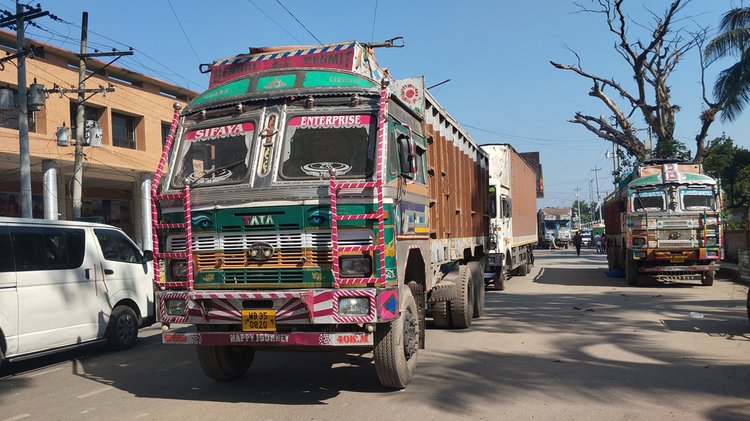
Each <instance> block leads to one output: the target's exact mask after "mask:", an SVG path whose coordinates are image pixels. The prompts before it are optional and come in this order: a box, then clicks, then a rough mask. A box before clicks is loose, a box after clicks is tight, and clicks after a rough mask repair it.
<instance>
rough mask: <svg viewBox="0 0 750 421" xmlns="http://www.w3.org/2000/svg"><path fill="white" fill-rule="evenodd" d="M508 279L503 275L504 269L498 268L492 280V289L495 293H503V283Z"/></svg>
mask: <svg viewBox="0 0 750 421" xmlns="http://www.w3.org/2000/svg"><path fill="white" fill-rule="evenodd" d="M507 279H508V275H506V274H505V267H499V268H497V270H496V271H495V277H494V278H492V287H493V288H494V290H495V291H503V290H504V289H505V281H506V280H507Z"/></svg>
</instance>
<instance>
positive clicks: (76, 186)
mask: <svg viewBox="0 0 750 421" xmlns="http://www.w3.org/2000/svg"><path fill="white" fill-rule="evenodd" d="M88 26H89V13H88V12H83V17H82V18H81V55H80V56H78V102H77V105H78V107H77V108H76V151H75V155H74V156H75V163H74V164H73V220H74V221H80V220H81V207H82V206H81V204H82V201H81V196H82V191H83V125H84V121H83V120H84V117H83V109H84V102H85V101H86V92H85V91H84V89H86V57H85V56H84V54H86V43H87V38H88V35H87V28H88Z"/></svg>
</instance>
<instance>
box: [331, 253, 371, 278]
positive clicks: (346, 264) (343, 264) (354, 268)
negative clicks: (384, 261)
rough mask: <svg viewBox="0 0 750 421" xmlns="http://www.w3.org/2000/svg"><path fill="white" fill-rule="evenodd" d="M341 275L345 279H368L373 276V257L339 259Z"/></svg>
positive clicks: (343, 257)
mask: <svg viewBox="0 0 750 421" xmlns="http://www.w3.org/2000/svg"><path fill="white" fill-rule="evenodd" d="M339 273H340V274H341V276H343V277H345V278H367V277H369V276H371V275H372V257H371V256H360V255H356V256H341V257H339Z"/></svg>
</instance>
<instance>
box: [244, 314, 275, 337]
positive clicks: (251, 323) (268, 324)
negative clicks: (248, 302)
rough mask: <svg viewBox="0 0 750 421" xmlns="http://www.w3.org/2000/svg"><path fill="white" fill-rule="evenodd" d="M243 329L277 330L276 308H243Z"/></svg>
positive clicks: (255, 330)
mask: <svg viewBox="0 0 750 421" xmlns="http://www.w3.org/2000/svg"><path fill="white" fill-rule="evenodd" d="M242 330H243V331H245V332H275V331H276V310H242Z"/></svg>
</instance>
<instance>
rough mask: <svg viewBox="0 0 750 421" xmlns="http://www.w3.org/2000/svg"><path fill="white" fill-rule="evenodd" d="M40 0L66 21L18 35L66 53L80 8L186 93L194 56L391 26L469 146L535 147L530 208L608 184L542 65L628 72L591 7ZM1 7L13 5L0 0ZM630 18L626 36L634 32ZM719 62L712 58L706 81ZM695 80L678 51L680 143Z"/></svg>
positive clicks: (568, 88) (585, 100) (734, 129)
mask: <svg viewBox="0 0 750 421" xmlns="http://www.w3.org/2000/svg"><path fill="white" fill-rule="evenodd" d="M578 1H579V2H580V3H582V4H587V5H589V4H591V3H589V0H578ZM33 3H34V4H36V1H35V2H33ZM668 4H669V2H668V1H664V0H652V1H648V0H627V1H626V9H627V11H628V15H629V17H630V18H631V19H632V20H633V21H634V22H639V23H644V24H646V23H650V21H649V19H650V16H649V14H648V10H647V9H646V7H648V8H650V9H651V10H653V11H655V12H658V13H661V12H663V10H664V9H665V8H666V7H667V6H668ZM41 5H42V7H43V8H44V9H45V10H49V11H50V12H51V13H53V14H55V15H57V16H59V17H60V18H61V19H63V20H65V21H66V22H69V23H70V24H66V23H59V22H54V21H52V20H51V19H49V18H40V19H37V20H36V23H37V24H39V25H40V26H41V28H35V27H29V28H28V29H27V33H28V34H29V35H28V36H29V37H33V38H36V39H38V40H40V41H43V42H46V43H48V44H52V45H55V46H59V47H62V48H66V49H70V50H74V51H78V49H79V47H78V43H79V39H80V32H81V31H80V24H81V13H82V12H83V11H88V13H89V46H90V47H91V48H98V49H100V50H103V51H108V50H110V49H111V48H118V49H125V47H126V46H132V47H133V48H135V50H136V53H135V55H134V56H133V57H128V58H124V59H122V60H121V61H120V62H118V64H119V65H121V66H123V67H127V68H129V69H132V70H134V71H138V72H141V73H145V74H148V75H150V76H153V77H156V78H159V79H162V80H165V81H168V82H172V83H175V84H178V85H181V86H185V87H188V88H191V89H194V90H197V91H201V90H203V89H205V88H206V86H207V84H208V83H207V82H208V79H207V75H202V74H200V73H199V72H198V64H199V63H209V62H211V61H212V60H213V59H216V58H220V57H228V56H232V55H235V54H238V53H243V52H246V51H247V48H248V47H249V46H269V45H290V44H300V43H302V44H310V45H315V44H317V43H318V42H317V41H316V38H317V39H318V40H320V41H321V42H323V43H333V42H337V41H348V40H358V41H371V40H374V41H380V40H385V39H388V38H392V37H396V36H403V37H405V39H406V47H405V48H402V49H390V50H386V49H379V50H378V51H377V52H376V56H377V58H378V61H379V62H380V64H381V65H383V66H385V67H388V68H389V69H390V70H391V73H392V74H393V75H394V76H395V77H397V78H398V77H408V76H416V75H424V76H425V79H426V83H427V85H428V86H429V85H432V84H435V83H438V82H441V81H443V80H446V79H450V82H448V83H446V84H444V85H442V86H439V87H437V88H435V89H433V90H432V91H431V92H432V94H433V95H434V96H435V97H436V98H437V99H438V101H440V103H441V104H442V105H443V106H444V107H445V108H446V109H447V110H448V111H449V112H450V113H451V115H452V116H453V117H454V118H456V119H457V120H458V121H459V122H460V123H461V124H462V125H463V126H464V128H465V129H466V130H467V131H468V132H469V134H470V135H471V136H472V137H473V138H474V140H476V141H477V142H478V143H480V144H482V143H498V142H500V143H510V144H512V145H513V146H514V147H515V148H516V149H517V150H519V151H521V152H528V151H539V152H540V155H541V160H542V165H543V166H544V181H545V198H544V199H542V200H540V201H539V205H540V206H561V205H570V204H571V203H572V201H573V200H575V188H576V187H580V189H581V190H580V192H581V199H582V200H588V199H589V191H590V190H589V188H590V187H589V186H590V185H593V184H594V183H592V182H591V180H593V179H594V172H593V171H592V169H593V168H595V167H598V168H602V169H601V171H599V172H598V175H599V185H600V191H601V192H602V196H603V195H604V193H605V192H606V191H607V190H610V191H611V182H612V176H611V171H612V160H611V159H607V158H605V151H608V150H610V151H611V149H612V145H611V144H609V143H605V142H604V141H602V140H600V139H598V138H596V137H594V136H593V135H591V134H589V132H588V131H587V130H585V129H584V128H583V127H582V126H580V125H574V124H572V123H569V122H567V120H569V119H570V118H572V116H573V114H574V113H575V112H576V111H583V112H585V113H587V114H593V115H598V114H600V113H602V112H604V110H603V109H602V106H601V105H600V104H599V103H598V102H597V100H595V99H593V98H591V97H589V96H588V95H587V93H588V90H589V88H590V84H589V83H588V82H587V81H585V80H583V79H582V78H580V77H577V76H575V75H573V74H572V73H570V72H564V71H561V70H556V69H554V68H553V67H552V66H551V65H550V64H549V61H550V60H554V61H558V62H562V63H566V64H572V63H573V62H574V60H575V57H574V56H573V55H572V53H570V51H568V50H567V49H566V46H567V47H569V48H570V49H573V50H575V51H576V52H577V53H578V54H579V55H580V57H581V59H582V64H583V66H584V68H585V69H586V70H587V71H590V72H592V73H595V74H598V75H600V76H604V77H614V78H615V79H616V80H618V81H622V82H623V83H625V84H627V83H628V82H629V81H630V80H631V76H630V75H629V74H628V73H627V72H625V71H624V69H625V68H624V67H623V62H622V59H621V58H620V57H619V56H618V55H617V54H616V53H615V52H614V50H613V48H612V45H613V44H614V42H615V40H614V38H612V36H611V34H610V33H609V32H608V31H607V28H606V26H605V22H604V20H603V19H602V17H601V16H600V15H593V14H588V13H577V10H578V9H577V8H576V6H575V5H574V2H573V1H572V0H540V1H509V0H488V1H468V0H467V1H463V2H457V1H445V0H431V1H426V0H425V1H403V0H358V1H351V0H349V1H344V0H327V1H309V0H279V1H276V0H252V1H250V0H232V1H229V0H213V1H210V2H209V1H198V0H170V1H167V0H150V1H145V0H131V1H128V2H121V1H105V0H98V1H95V0H87V1H85V0H56V1H43V2H42V3H41ZM282 5H283V6H285V7H286V8H287V9H288V10H289V11H291V13H292V14H293V15H294V16H295V17H296V18H297V19H298V20H299V21H300V22H301V24H302V25H304V27H306V28H307V30H309V32H308V31H307V30H306V29H305V28H304V27H303V26H302V25H301V24H300V23H298V22H297V21H296V20H295V18H294V17H292V16H291V15H290V13H288V12H287V11H286V10H285V9H284V7H282ZM591 5H592V6H593V4H591ZM644 5H645V6H644ZM739 5H741V3H740V2H738V1H736V0H735V1H730V0H693V2H692V3H690V4H689V5H688V7H687V8H686V9H685V10H684V11H683V12H682V14H681V15H680V16H681V17H683V18H684V19H683V20H681V21H680V24H681V25H684V26H685V27H686V28H687V29H695V28H696V27H697V25H700V26H706V27H711V28H715V27H716V26H717V24H718V21H719V19H720V17H721V15H722V14H723V13H724V12H726V11H727V10H729V9H730V8H732V7H736V6H739ZM0 7H3V8H5V9H7V10H14V7H15V6H14V3H13V2H12V1H10V0H0ZM175 15H176V16H175ZM631 28H632V31H633V33H632V39H633V40H635V38H636V37H637V35H638V34H642V32H638V31H639V30H641V31H642V28H638V27H637V26H635V25H632V26H631ZM310 33H312V35H311V34H310ZM729 64H730V63H728V62H723V63H717V64H715V65H714V67H713V69H710V71H709V74H708V80H709V81H711V82H712V81H713V78H714V77H715V74H716V73H717V72H718V71H719V70H721V69H722V68H724V67H727V66H728V65H729ZM699 82H700V68H699V65H698V56H697V54H696V53H694V54H691V55H688V56H686V57H685V58H684V60H683V62H682V63H681V65H680V67H679V68H678V71H677V73H676V74H675V75H674V76H673V78H672V81H671V86H672V93H673V97H674V103H675V104H679V105H680V106H681V107H682V110H681V111H680V112H679V114H678V121H677V130H676V136H677V138H678V139H679V140H681V141H683V142H685V143H686V144H687V146H688V147H689V148H691V149H692V150H694V149H695V142H694V136H695V133H697V131H698V115H699V112H700V110H701V106H702V100H701V97H702V92H701V87H700V84H699ZM709 92H710V91H709ZM115 95H116V93H115ZM748 122H750V110H748V111H747V112H746V113H745V115H744V116H742V117H741V118H740V119H739V121H738V122H735V123H732V124H721V123H720V122H718V121H717V122H716V123H714V125H713V126H712V129H711V131H710V133H709V139H713V138H714V137H718V136H720V135H721V134H722V133H726V134H727V135H728V136H730V137H731V138H732V139H734V141H735V144H738V145H740V146H742V147H745V148H748V149H750V136H749V135H748V134H749V133H750V130H749V129H750V127H749V126H750V124H748ZM638 124H640V120H639V121H638Z"/></svg>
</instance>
